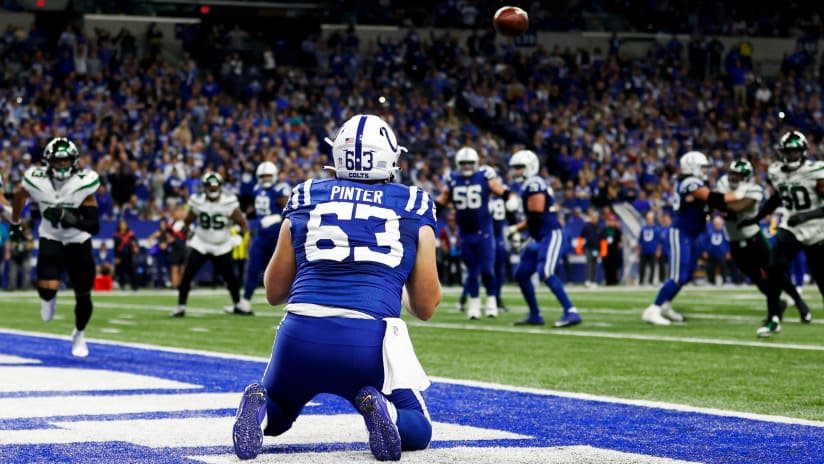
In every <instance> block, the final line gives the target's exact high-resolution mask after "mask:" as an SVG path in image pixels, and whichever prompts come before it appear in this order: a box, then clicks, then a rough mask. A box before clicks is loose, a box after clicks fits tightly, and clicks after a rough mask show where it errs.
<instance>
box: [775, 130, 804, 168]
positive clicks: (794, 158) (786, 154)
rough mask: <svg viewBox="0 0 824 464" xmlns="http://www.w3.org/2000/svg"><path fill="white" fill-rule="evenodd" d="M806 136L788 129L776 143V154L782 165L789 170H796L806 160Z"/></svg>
mask: <svg viewBox="0 0 824 464" xmlns="http://www.w3.org/2000/svg"><path fill="white" fill-rule="evenodd" d="M808 147H809V145H808V143H807V137H805V136H804V134H802V133H801V132H798V131H790V132H787V133H786V134H784V136H783V137H781V141H780V142H779V144H778V154H779V157H780V158H781V162H782V163H784V167H785V168H786V169H788V170H790V171H793V170H796V169H798V168H800V167H801V165H802V164H804V161H806V160H807V148H808Z"/></svg>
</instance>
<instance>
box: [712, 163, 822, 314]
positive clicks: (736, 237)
mask: <svg viewBox="0 0 824 464" xmlns="http://www.w3.org/2000/svg"><path fill="white" fill-rule="evenodd" d="M752 177H753V168H752V164H750V162H749V161H747V160H745V159H738V160H735V161H733V162H732V163H730V168H729V171H728V173H727V174H725V175H724V176H723V177H721V178H720V179H719V180H718V184H717V186H716V189H717V190H718V191H719V192H721V193H733V194H734V195H735V197H736V199H735V200H732V201H728V202H727V214H726V217H725V221H724V225H725V227H726V229H727V237H728V238H729V242H730V252H731V254H732V258H733V260H734V261H735V265H736V266H738V268H739V269H741V270H742V271H743V272H744V274H746V275H747V277H749V279H750V282H752V283H753V284H755V286H756V287H758V290H760V291H761V292H762V293H764V294H765V295H766V294H767V269H768V268H769V264H770V246H769V243H768V242H767V239H766V238H765V237H764V234H762V233H761V227H760V226H759V225H758V223H757V220H756V221H752V219H753V218H756V217H757V216H758V207H759V205H761V201H762V200H763V199H764V188H763V187H761V186H760V185H758V184H756V183H754V182H753V181H752ZM781 284H782V288H783V289H784V291H785V292H787V294H788V295H789V296H790V297H791V298H792V299H793V301H795V305H796V307H797V308H798V311H799V312H800V313H801V322H803V323H809V322H810V321H812V315H811V313H810V309H809V308H808V307H807V304H806V303H805V302H804V300H803V299H802V298H801V295H800V294H799V293H798V290H796V288H795V286H794V285H793V284H792V282H791V281H790V280H789V279H783V280H782V282H781ZM782 301H783V300H782ZM782 311H783V308H782ZM767 319H769V317H768V318H767Z"/></svg>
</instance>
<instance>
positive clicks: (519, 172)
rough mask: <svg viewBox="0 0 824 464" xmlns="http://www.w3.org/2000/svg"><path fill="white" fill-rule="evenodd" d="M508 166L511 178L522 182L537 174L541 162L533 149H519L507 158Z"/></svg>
mask: <svg viewBox="0 0 824 464" xmlns="http://www.w3.org/2000/svg"><path fill="white" fill-rule="evenodd" d="M509 168H510V170H511V171H512V180H514V181H515V182H523V181H525V180H526V179H529V178H530V177H532V176H534V175H536V174H538V171H539V170H540V168H541V163H540V162H539V161H538V155H536V154H535V152H534V151H530V150H520V151H516V152H515V154H513V155H512V158H509Z"/></svg>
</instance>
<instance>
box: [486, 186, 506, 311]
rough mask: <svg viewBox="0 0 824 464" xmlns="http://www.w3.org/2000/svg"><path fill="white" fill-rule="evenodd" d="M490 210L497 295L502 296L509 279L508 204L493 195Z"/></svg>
mask: <svg viewBox="0 0 824 464" xmlns="http://www.w3.org/2000/svg"><path fill="white" fill-rule="evenodd" d="M489 212H490V213H491V214H492V235H493V237H494V249H495V251H494V255H495V268H494V269H495V284H496V285H497V291H496V293H495V294H496V295H498V296H499V297H500V296H501V286H503V284H504V282H506V280H507V273H506V269H507V266H506V264H507V261H508V260H509V252H507V250H506V226H507V225H509V223H508V222H507V220H506V205H505V202H504V200H503V198H500V197H497V196H493V197H492V198H490V200H489Z"/></svg>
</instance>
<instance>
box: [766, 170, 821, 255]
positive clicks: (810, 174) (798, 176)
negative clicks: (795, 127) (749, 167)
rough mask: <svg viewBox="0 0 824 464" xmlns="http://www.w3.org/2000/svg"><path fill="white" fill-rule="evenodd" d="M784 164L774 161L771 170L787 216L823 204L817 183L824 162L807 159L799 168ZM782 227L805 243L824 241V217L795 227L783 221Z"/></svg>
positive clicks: (771, 177)
mask: <svg viewBox="0 0 824 464" xmlns="http://www.w3.org/2000/svg"><path fill="white" fill-rule="evenodd" d="M783 168H784V163H781V162H775V163H773V164H771V165H770V169H769V171H768V173H767V174H768V175H769V179H770V183H771V184H772V185H773V188H775V190H776V191H777V192H778V194H779V195H781V203H782V204H783V205H784V207H785V208H787V216H792V215H793V214H795V213H800V212H804V211H810V210H812V209H816V208H821V207H822V206H824V201H822V198H821V197H820V196H819V195H818V191H817V190H816V184H817V183H818V180H819V179H824V162H822V161H809V160H807V161H805V162H804V164H802V165H801V167H799V168H798V169H794V170H792V171H784V169H783ZM779 227H780V228H782V229H786V230H789V231H790V232H792V233H793V235H795V238H796V239H797V240H798V241H799V242H801V243H802V244H804V245H815V244H816V243H819V242H821V241H824V218H820V219H813V220H810V221H806V222H802V223H801V224H798V225H797V226H795V227H790V226H789V225H787V221H785V220H783V219H782V221H781V224H780V225H779Z"/></svg>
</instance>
